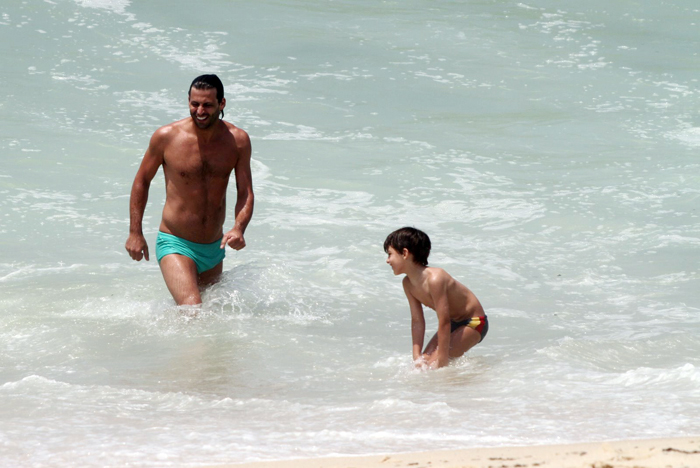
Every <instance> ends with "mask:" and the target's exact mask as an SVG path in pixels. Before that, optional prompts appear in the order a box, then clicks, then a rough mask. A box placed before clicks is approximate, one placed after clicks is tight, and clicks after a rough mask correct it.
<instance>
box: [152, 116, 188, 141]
mask: <svg viewBox="0 0 700 468" xmlns="http://www.w3.org/2000/svg"><path fill="white" fill-rule="evenodd" d="M187 121H188V119H182V120H178V121H177V122H172V123H169V124H167V125H163V126H162V127H160V128H159V129H158V130H156V131H155V132H154V133H153V138H155V139H158V140H168V139H171V138H175V137H176V136H178V135H182V134H183V133H186V132H187V123H188V122H187Z"/></svg>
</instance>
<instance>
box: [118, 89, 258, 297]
mask: <svg viewBox="0 0 700 468" xmlns="http://www.w3.org/2000/svg"><path fill="white" fill-rule="evenodd" d="M188 97H189V107H190V118H186V119H183V120H179V121H177V122H174V123H171V124H169V125H166V126H164V127H161V128H159V129H158V130H156V132H155V133H154V134H153V136H152V137H151V141H150V144H149V145H148V149H147V150H146V154H145V155H144V157H143V161H142V162H141V166H140V167H139V170H138V172H137V173H136V177H135V179H134V184H133V186H132V188H131V200H130V204H129V208H130V220H131V224H130V228H129V238H128V239H127V241H126V250H127V252H129V255H130V256H131V258H132V259H134V260H136V261H140V260H141V259H142V258H145V259H146V260H149V254H148V245H147V243H146V239H145V238H144V236H143V231H142V222H143V213H144V210H145V209H146V201H147V200H148V189H149V187H150V184H151V181H152V180H153V178H154V177H155V175H156V172H158V168H159V167H160V166H163V174H164V175H165V191H166V198H165V206H164V207H163V218H162V220H161V223H160V232H159V233H158V238H157V240H156V257H157V259H158V263H159V264H160V269H161V272H162V273H163V279H164V280H165V284H166V285H167V287H168V290H169V291H170V293H171V294H172V295H173V298H174V299H175V302H177V304H178V305H196V304H201V302H202V299H201V296H200V288H203V287H205V286H207V285H209V284H212V283H214V282H215V281H216V280H217V279H218V277H219V275H220V274H221V271H222V269H223V259H224V255H225V250H224V249H225V247H226V245H228V246H230V247H231V248H233V249H235V250H240V249H242V248H244V247H245V245H246V243H245V238H244V237H243V234H244V233H245V229H246V227H247V226H248V223H249V222H250V218H251V217H252V216H253V202H254V196H253V181H252V176H251V170H250V157H251V146H250V138H249V137H248V134H247V133H246V132H245V131H243V130H242V129H240V128H238V127H236V126H234V125H232V124H230V123H228V122H224V121H223V120H221V119H222V118H223V114H224V107H225V106H226V99H225V98H224V86H223V84H222V83H221V80H219V78H218V77H217V76H216V75H202V76H199V77H197V78H195V79H194V81H193V82H192V84H191V85H190V89H189V91H188ZM219 114H221V116H220V115H219ZM231 171H234V172H235V177H236V191H237V199H236V208H235V216H236V219H235V221H234V226H233V229H231V230H230V231H228V232H226V233H224V230H223V225H224V220H225V218H226V188H227V186H228V182H229V177H230V175H231Z"/></svg>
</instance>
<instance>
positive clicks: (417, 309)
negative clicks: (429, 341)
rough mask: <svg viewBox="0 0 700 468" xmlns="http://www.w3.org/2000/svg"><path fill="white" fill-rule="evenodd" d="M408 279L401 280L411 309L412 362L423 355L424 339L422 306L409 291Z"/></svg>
mask: <svg viewBox="0 0 700 468" xmlns="http://www.w3.org/2000/svg"><path fill="white" fill-rule="evenodd" d="M408 283H409V280H408V277H406V278H404V279H403V292H404V293H406V298H407V299H408V306H409V307H410V309H411V338H412V340H413V360H414V361H415V360H417V359H419V358H420V357H421V355H422V353H423V340H424V338H425V317H424V316H423V304H421V303H420V301H419V300H418V299H416V298H415V297H413V294H411V292H410V291H409V289H408V288H409V286H408Z"/></svg>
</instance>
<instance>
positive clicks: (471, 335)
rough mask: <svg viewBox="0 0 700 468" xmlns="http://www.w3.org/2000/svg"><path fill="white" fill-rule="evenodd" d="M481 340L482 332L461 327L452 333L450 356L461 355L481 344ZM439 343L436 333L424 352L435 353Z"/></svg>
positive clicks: (425, 353)
mask: <svg viewBox="0 0 700 468" xmlns="http://www.w3.org/2000/svg"><path fill="white" fill-rule="evenodd" d="M480 341H481V333H479V332H478V331H476V330H474V329H473V328H469V327H466V326H464V327H459V328H458V329H456V330H455V331H453V332H452V333H451V334H450V357H451V358H456V357H460V356H461V355H462V354H464V353H466V352H467V351H469V350H470V349H471V348H473V347H474V346H476V345H477V344H479V342H480ZM437 344H438V343H437V333H436V334H435V335H433V337H432V338H431V339H430V341H429V342H428V344H427V345H426V346H425V350H424V351H423V354H424V355H425V356H430V355H431V354H433V353H434V352H435V350H436V349H437Z"/></svg>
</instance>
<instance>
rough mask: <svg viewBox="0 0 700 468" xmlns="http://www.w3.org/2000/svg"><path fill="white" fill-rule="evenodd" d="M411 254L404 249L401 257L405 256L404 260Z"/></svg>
mask: <svg viewBox="0 0 700 468" xmlns="http://www.w3.org/2000/svg"><path fill="white" fill-rule="evenodd" d="M410 253H411V252H409V251H408V249H407V248H405V247H404V249H403V250H402V251H401V255H402V256H403V258H404V259H406V258H408V254H410Z"/></svg>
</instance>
